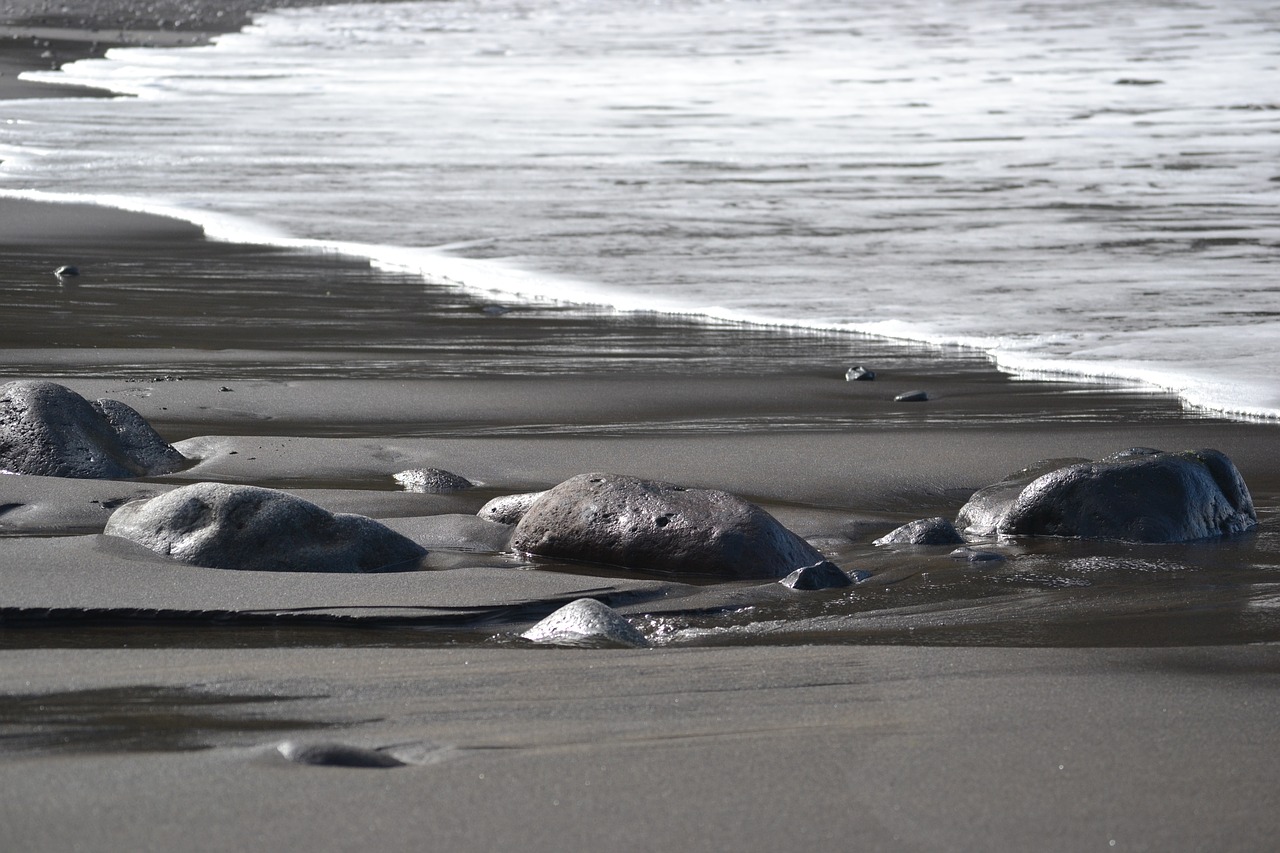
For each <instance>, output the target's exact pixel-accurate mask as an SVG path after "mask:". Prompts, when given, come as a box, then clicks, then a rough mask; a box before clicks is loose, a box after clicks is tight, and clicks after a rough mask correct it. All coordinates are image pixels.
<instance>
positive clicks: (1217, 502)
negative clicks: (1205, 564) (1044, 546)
mask: <svg viewBox="0 0 1280 853" xmlns="http://www.w3.org/2000/svg"><path fill="white" fill-rule="evenodd" d="M1064 463H1065V464H1064ZM1257 523H1258V515H1257V513H1256V512H1255V511H1254V508H1253V499H1252V497H1250V495H1249V489H1248V487H1246V486H1245V483H1244V478H1243V477H1241V476H1240V472H1239V471H1238V470H1236V466H1235V465H1234V464H1232V462H1231V460H1230V459H1228V458H1227V457H1226V456H1225V455H1224V454H1222V453H1220V452H1219V451H1217V450H1194V451H1185V452H1182V453H1164V452H1162V451H1159V450H1151V449H1150V448H1134V449H1132V450H1126V451H1122V452H1120V453H1116V454H1114V455H1112V456H1108V457H1107V458H1105V459H1102V460H1099V461H1097V462H1088V461H1077V460H1055V461H1053V462H1048V463H1039V464H1037V465H1035V466H1032V467H1031V468H1025V469H1023V470H1022V471H1019V472H1017V473H1015V474H1012V475H1010V476H1009V477H1006V478H1005V479H1004V480H1001V481H1000V482H999V483H995V484H993V485H991V486H988V487H986V488H985V489H981V490H979V491H978V492H976V493H975V494H974V496H973V497H972V498H971V499H970V500H969V502H968V503H967V504H965V505H964V507H962V508H961V510H960V514H959V516H958V518H957V519H956V526H957V527H959V528H960V529H961V530H964V531H965V532H966V533H968V534H970V535H974V536H991V535H998V536H1070V537H1078V538H1084V539H1119V540H1123V541H1128V542H1190V541H1193V540H1196V539H1209V538H1212V537H1218V536H1227V535H1230V534H1233V533H1241V532H1243V531H1246V530H1249V529H1251V528H1252V527H1254V526H1255V525H1256V524H1257Z"/></svg>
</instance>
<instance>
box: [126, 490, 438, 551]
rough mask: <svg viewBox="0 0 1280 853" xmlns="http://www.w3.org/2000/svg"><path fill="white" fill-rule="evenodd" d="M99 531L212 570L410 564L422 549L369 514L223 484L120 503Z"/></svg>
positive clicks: (275, 492)
mask: <svg viewBox="0 0 1280 853" xmlns="http://www.w3.org/2000/svg"><path fill="white" fill-rule="evenodd" d="M104 532H105V533H106V534H107V535H108V536H120V537H123V538H125V539H129V540H132V541H134V542H137V543H138V544H140V545H144V546H146V547H147V548H150V549H151V550H152V551H155V552H157V553H160V554H164V555H165V556H168V557H173V558H174V559H177V560H181V561H183V562H185V563H192V564H194V565H197V566H207V567H209V568H215V569H247V570H252V571H264V572H374V571H380V570H387V569H409V568H413V567H414V566H416V564H417V562H418V560H419V559H420V558H422V557H423V556H425V555H426V553H427V552H426V549H425V548H423V547H422V546H421V545H419V544H417V543H416V542H414V541H413V540H411V539H409V538H407V537H405V536H402V535H400V534H399V533H396V532H395V531H393V530H391V529H390V528H388V527H386V526H385V525H383V524H380V523H378V522H376V521H374V520H373V519H371V518H365V517H364V516H362V515H347V514H345V513H338V514H335V513H331V512H329V511H328V510H326V509H323V508H321V507H318V506H316V505H315V504H313V503H311V502H310V501H305V500H303V499H302V498H299V497H296V496H294V495H290V494H288V493H286V492H280V491H276V490H275V489H263V488H259V487H257V486H236V485H231V484H228V483H195V484H192V485H190V486H183V487H182V488H179V489H174V490H173V491H171V492H167V493H166V494H163V495H160V496H158V497H154V498H151V499H150V500H146V501H135V502H133V503H128V504H125V505H124V506H122V507H120V508H119V509H117V510H116V511H115V512H114V513H112V515H111V518H109V519H107V527H106V530H105V531H104Z"/></svg>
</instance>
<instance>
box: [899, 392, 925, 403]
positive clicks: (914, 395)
mask: <svg viewBox="0 0 1280 853" xmlns="http://www.w3.org/2000/svg"><path fill="white" fill-rule="evenodd" d="M928 399H929V394H928V392H927V391H905V392H903V393H901V394H899V395H898V396H896V397H894V398H893V402H895V403H923V402H925V401H926V400H928Z"/></svg>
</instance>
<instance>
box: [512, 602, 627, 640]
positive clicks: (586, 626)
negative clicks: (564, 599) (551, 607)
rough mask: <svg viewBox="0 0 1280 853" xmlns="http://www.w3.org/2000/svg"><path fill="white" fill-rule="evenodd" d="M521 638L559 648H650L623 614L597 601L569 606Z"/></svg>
mask: <svg viewBox="0 0 1280 853" xmlns="http://www.w3.org/2000/svg"><path fill="white" fill-rule="evenodd" d="M520 636H521V637H524V638H525V639H526V640H529V641H530V642H534V643H546V644H549V645H557V646H629V647H632V648H643V647H644V646H647V645H649V641H648V640H647V639H645V636H644V634H641V633H640V632H639V631H637V630H636V629H635V628H634V627H633V626H632V624H631V623H630V622H628V621H627V620H626V619H624V618H623V617H622V616H621V614H619V613H618V612H617V611H616V610H614V609H613V608H612V607H609V606H608V605H607V604H601V603H600V602H599V601H596V600H595V599H594V598H579V599H578V600H577V601H572V602H570V603H568V604H566V605H565V606H564V607H561V608H560V609H559V610H557V611H556V612H555V613H552V614H551V615H550V616H548V617H547V618H546V619H543V620H542V621H541V622H539V623H538V624H537V625H534V626H533V627H532V628H530V629H529V630H528V631H525V632H524V633H523V634H521V635H520Z"/></svg>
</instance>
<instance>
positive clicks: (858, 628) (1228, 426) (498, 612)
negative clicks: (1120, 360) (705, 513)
mask: <svg viewBox="0 0 1280 853" xmlns="http://www.w3.org/2000/svg"><path fill="white" fill-rule="evenodd" d="M213 5H214V6H216V7H217V8H216V9H215V8H212V7H211V6H210V5H209V4H199V5H198V6H197V5H194V4H193V5H192V6H191V7H190V8H185V7H180V6H176V5H175V6H174V7H173V8H172V9H171V8H169V7H168V6H165V5H164V4H146V6H144V5H143V4H138V5H136V6H134V5H131V4H129V3H121V2H114V0H113V1H112V2H105V3H99V4H93V5H85V6H84V7H83V8H82V7H81V6H79V5H77V4H75V3H71V4H59V7H60V8H59V11H57V12H54V11H49V10H46V9H44V8H42V7H39V6H38V5H37V4H25V5H24V4H18V5H17V6H14V5H13V4H10V7H9V8H10V9H11V11H9V12H6V13H5V14H4V16H3V20H0V35H5V34H8V35H9V36H10V38H9V39H7V40H6V41H5V42H4V44H5V45H6V46H5V48H4V50H3V51H0V54H2V59H0V63H2V64H0V70H2V71H3V76H0V98H4V97H35V96H40V95H41V94H42V93H46V94H47V93H49V92H50V91H51V87H41V86H38V85H36V84H27V83H22V82H20V81H16V80H15V79H14V73H15V71H16V70H17V69H18V68H20V67H34V66H36V65H38V64H40V63H45V62H51V61H58V60H65V59H69V58H73V57H74V56H77V55H91V54H93V53H94V52H95V51H98V50H101V49H102V48H103V46H104V45H105V44H106V43H108V42H111V43H124V42H126V41H127V42H130V43H133V42H134V41H136V42H138V43H142V42H146V41H148V40H157V39H165V40H168V41H165V42H164V43H185V42H182V41H180V40H181V39H197V40H199V39H203V38H207V37H208V34H209V33H214V32H218V31H226V30H229V29H232V28H234V27H238V26H240V25H241V24H242V23H243V22H244V21H245V20H246V15H247V13H248V12H249V11H251V10H252V9H253V8H254V7H255V4H237V3H221V2H220V3H218V4H213ZM272 5H276V6H279V5H287V4H281V3H273V4H272ZM62 9H65V10H67V11H65V12H63V11H61V10H62ZM218 12H222V13H223V14H221V15H219V14H217V13H218ZM179 19H181V20H182V21H183V23H182V24H181V25H177V24H175V23H174V22H175V21H177V20H179ZM161 21H164V22H166V23H164V24H162V23H161ZM36 30H39V31H38V32H36ZM108 30H109V31H110V32H111V35H110V36H109V37H105V36H102V33H105V32H107V31H108ZM100 37H101V39H102V40H101V41H99V38H100ZM42 41H49V42H50V45H44V44H40V42H42ZM95 42H97V43H96V45H95ZM156 43H160V42H156ZM10 45H12V47H13V49H12V50H10V47H9V46H10ZM51 46H56V47H57V48H58V50H57V51H56V53H57V55H56V56H43V54H44V53H46V52H49V48H50V47H51ZM36 48H40V50H39V51H37V50H36ZM56 94H66V93H65V92H63V91H62V90H61V89H58V90H56ZM64 264H74V265H76V266H77V267H78V268H79V270H80V275H79V276H76V277H74V278H65V279H61V280H60V279H58V278H57V277H55V276H54V275H53V272H52V271H53V270H54V269H55V268H57V267H59V266H61V265H64ZM0 292H2V293H3V295H4V304H5V310H4V312H3V316H2V318H0V383H3V382H8V381H10V380H15V379H51V380H54V381H57V382H60V383H62V384H64V385H67V386H68V387H70V388H72V389H74V390H76V391H78V392H80V393H81V394H83V395H85V396H86V397H87V398H89V399H97V398H102V397H106V398H112V399H118V400H121V401H124V402H127V403H128V404H129V405H130V406H133V407H134V408H136V409H137V410H138V411H139V412H140V413H142V414H143V415H144V416H145V417H146V418H147V419H148V420H149V421H150V422H151V423H152V424H153V425H154V426H155V427H156V428H157V430H159V432H160V433H161V434H162V435H163V436H164V438H165V439H166V440H168V441H171V442H174V443H176V445H177V446H178V448H179V449H180V450H182V451H183V452H184V453H185V454H186V455H187V456H189V457H191V458H194V459H197V460H198V461H197V462H196V464H195V465H194V466H192V467H190V468H188V469H186V470H183V471H180V472H178V473H176V474H170V475H166V476H163V477H155V478H147V479H145V480H137V481H98V480H67V479H60V478H51V477H16V476H6V477H3V478H2V479H3V482H0V580H2V582H3V585H4V589H5V595H4V598H3V601H0V662H2V663H0V672H3V674H4V679H3V682H2V683H0V755H2V756H3V761H0V774H3V779H4V788H5V791H6V793H7V796H6V798H5V803H4V805H3V806H0V829H2V830H3V834H4V837H5V839H6V847H7V848H8V849H13V850H65V849H84V850H115V849H124V848H128V849H139V850H148V849H153V850H172V849H225V848H227V847H231V846H233V845H234V846H238V847H247V846H254V847H257V846H268V845H270V846H274V847H279V848H283V849H300V848H304V847H309V848H318V849H355V848H357V847H358V848H361V849H366V848H379V849H406V850H408V849H421V848H422V847H423V846H431V847H435V848H440V849H451V850H452V849H475V850H489V849H496V848H508V847H512V846H515V845H519V846H520V847H522V848H523V849H528V850H561V849H564V848H566V847H568V846H570V845H573V846H585V845H597V846H599V845H607V846H608V847H610V848H612V849H623V850H631V849H635V850H640V849H652V848H654V847H657V846H659V845H663V846H676V845H679V846H680V847H682V848H685V849H691V850H723V849H741V850H764V849H786V848H792V849H828V848H835V847H848V846H854V845H857V846H859V847H865V848H867V849H874V850H902V849H920V850H934V849H947V850H952V849H964V850H969V849H973V850H977V849H984V850H985V849H1044V850H1079V849H1090V848H1095V847H1096V848H1099V849H1136V850H1201V849H1206V848H1215V849H1233V850H1264V849H1270V848H1271V846H1272V845H1273V841H1272V839H1273V838H1274V836H1275V834H1276V831H1277V829H1280V826H1278V824H1280V819H1278V818H1277V817H1276V814H1277V811H1276V808H1275V805H1276V795H1275V794H1274V793H1273V788H1274V783H1275V778H1276V772H1275V770H1274V767H1273V764H1274V762H1273V761H1272V759H1271V756H1272V752H1273V750H1272V749H1271V746H1272V744H1273V742H1274V740H1275V736H1274V735H1273V734H1272V733H1271V731H1270V723H1271V722H1272V720H1273V719H1274V718H1275V715H1276V711H1277V698H1276V697H1277V694H1276V688H1277V687H1278V686H1280V679H1278V677H1277V676H1280V658H1277V654H1276V646H1275V643H1276V642H1277V640H1280V618H1277V616H1276V613H1277V609H1276V603H1275V602H1276V591H1275V585H1274V581H1273V578H1274V577H1275V576H1276V575H1275V571H1276V568H1277V565H1278V564H1280V541H1278V540H1277V536H1276V534H1275V532H1274V523H1275V519H1276V510H1277V507H1278V506H1280V465H1277V462H1276V456H1275V454H1274V452H1273V448H1274V447H1275V442H1276V438H1275V436H1276V432H1275V430H1276V426H1275V425H1274V424H1270V423H1258V424H1252V423H1242V422H1233V421H1229V420H1226V419H1223V418H1219V417H1215V416H1211V415H1205V414H1202V413H1196V412H1188V411H1185V410H1184V409H1183V408H1182V406H1181V405H1180V404H1179V403H1178V402H1177V401H1176V400H1174V399H1172V398H1170V397H1168V396H1165V395H1161V394H1155V393H1151V392H1148V391H1145V390H1143V389H1137V388H1129V387H1118V386H1111V385H1102V384H1084V383H1065V382H1051V381H1047V380H1033V379H1016V378H1013V377H1010V376H1007V375H1004V374H1001V373H999V372H997V371H995V370H993V369H992V368H991V367H990V365H989V363H988V362H987V361H986V360H985V359H984V358H982V357H980V356H978V355H975V354H973V353H969V352H965V351H958V350H938V349H936V348H926V347H920V346H914V345H909V344H903V343H896V342H890V341H882V340H877V339H870V338H858V337H852V336H840V335H824V334H799V333H791V332H786V331H782V330H775V329H763V328H745V327H741V326H735V325H730V324H710V323H700V322H696V321H693V320H690V319H687V318H680V317H667V316H654V315H626V314H618V313H614V312H611V311H606V310H594V309H589V308H580V307H578V308H575V307H570V306H562V305H556V304H549V303H548V304H534V305H522V304H510V303H504V304H502V305H495V304H493V303H492V302H490V301H488V300H486V299H485V298H484V297H483V295H476V294H471V293H467V292H465V291H462V290H459V289H457V288H453V287H449V286H444V285H424V284H423V282H422V281H421V279H419V278H417V277H414V276H408V275H403V274H398V273H390V272H384V271H379V270H375V269H371V268H370V267H369V266H368V265H367V264H365V263H363V262H358V261H354V260H351V259H348V258H342V257H337V256H314V255H300V254H297V253H291V252H286V251H282V250H277V249H271V248H265V247H258V246H242V245H234V244H228V243H219V242H213V241H209V240H206V239H205V238H204V236H203V234H202V233H201V232H200V230H199V229H198V228H196V227H194V226H191V225H188V224H186V223H182V222H178V221H175V220H168V219H164V218H159V217H153V216H144V215H138V214H131V213H123V212H120V211H115V210H109V209H104V208H96V207H91V206H79V205H61V204H47V203H38V202H30V201H17V200H12V199H0ZM853 364H867V365H871V366H873V367H874V368H875V369H876V371H877V373H878V378H877V380H876V381H875V382H846V381H845V379H844V371H845V369H846V368H848V367H849V366H851V365H853ZM915 388H921V389H926V390H927V391H928V392H929V394H930V397H931V399H930V400H929V401H928V402H926V403H920V404H913V403H896V402H894V401H893V397H894V395H895V394H897V393H900V392H902V391H906V390H910V389H915ZM1134 446H1150V447H1159V448H1165V449H1170V450H1177V449H1184V448H1200V447H1213V448H1217V449H1219V450H1222V451H1224V452H1225V453H1227V454H1229V455H1230V456H1231V458H1232V459H1233V460H1234V461H1235V463H1236V465H1237V466H1238V467H1239V469H1240V471H1241V472H1242V473H1243V475H1244V477H1245V480H1246V481H1247V483H1248V485H1249V487H1250V490H1251V491H1252V494H1253V498H1254V501H1255V503H1256V505H1257V507H1258V511H1259V517H1260V521H1261V524H1260V526H1259V528H1258V531H1257V532H1255V533H1252V534H1248V535H1245V536H1241V537H1235V538H1232V539H1229V540H1224V541H1221V542H1212V543H1192V544H1189V545H1176V546H1175V545H1168V546H1165V545H1160V546H1145V545H1130V544H1118V543H1083V542H1063V541H1056V542H1031V541H1020V542H1017V543H1014V544H1009V545H1001V546H996V547H999V548H1002V549H1003V553H1004V554H1005V555H1006V556H1007V558H1008V559H1007V560H1006V561H1004V562H1003V563H1002V564H1001V566H1000V567H999V568H995V569H975V568H971V567H969V566H965V565H960V564H957V563H956V561H954V560H951V559H950V558H949V557H948V555H947V551H946V550H943V551H941V552H938V551H932V552H929V553H921V552H903V551H892V550H888V551H886V549H882V548H880V549H878V548H876V547H874V546H872V545H871V544H870V543H871V541H872V540H873V539H874V538H876V537H877V536H879V535H881V534H883V533H885V532H887V531H888V530H890V529H892V528H893V527H895V526H896V525H898V524H900V523H903V522H905V521H909V520H911V519H914V518H920V517H926V516H933V515H943V516H948V517H952V516H954V514H955V512H956V510H957V509H958V508H959V506H960V505H961V504H963V503H964V501H965V499H966V498H967V497H968V496H969V495H970V494H971V493H972V492H973V491H974V490H975V489H977V488H980V487H982V486H984V485H986V484H988V483H991V482H993V481H995V480H998V479H999V478H1001V477H1002V476H1004V475H1006V474H1008V473H1009V472H1011V471H1013V470H1016V469H1018V468H1020V467H1022V466H1024V465H1026V464H1029V463H1031V462H1034V461H1036V460H1038V459H1043V458H1054V457H1073V456H1081V457H1087V458H1100V457H1103V456H1106V455H1107V454H1110V453H1112V452H1115V451H1117V450H1120V449H1123V448H1128V447H1134ZM423 466H435V467H440V468H446V469H448V470H450V471H454V472H456V473H458V474H461V475H463V476H465V477H467V478H468V479H470V480H472V481H474V482H476V483H477V484H478V486H477V487H476V488H474V489H471V490H467V491H463V492H457V493H451V494H447V495H433V494H413V493H407V492H405V491H403V490H401V489H400V487H399V486H398V484H397V483H396V482H395V481H394V480H393V479H392V475H393V474H395V473H396V472H399V471H402V470H404V469H407V468H413V467H423ZM596 470H603V471H611V472H617V473H623V474H632V475H636V476H641V477H647V478H655V479H660V480H666V481H670V482H676V483H681V484H684V485H689V486H701V487H712V488H719V489H725V490H727V491H730V492H733V493H735V494H737V495H740V496H742V497H744V498H746V499H748V500H751V501H754V502H757V503H759V504H760V505H762V506H764V507H765V508H766V509H768V510H769V511H770V512H771V513H772V514H774V515H775V516H776V517H777V518H778V519H779V520H781V521H782V522H783V523H784V524H786V525H787V526H788V527H789V528H791V529H792V530H794V531H795V532H796V533H798V534H800V535H801V536H803V537H805V538H806V539H808V540H809V541H810V542H811V543H813V544H814V545H816V546H817V547H818V548H819V549H820V550H821V551H822V553H823V555H824V556H826V557H828V558H829V559H831V560H832V561H834V562H836V563H837V564H839V565H840V566H841V567H843V568H845V569H846V570H849V571H853V570H859V571H865V572H869V573H871V578H870V579H869V580H868V581H866V582H864V583H862V584H859V585H858V586H856V587H854V588H853V591H839V590H837V591H828V592H820V593H807V594H806V593H797V592H794V591H791V590H785V589H783V588H781V587H779V586H778V585H777V584H753V583H736V584H726V583H713V582H710V581H709V579H706V578H698V577H671V576H662V575H659V574H652V573H649V574H646V573H643V572H635V571H625V570H621V569H609V568H606V567H600V566H591V565H584V564H574V563H566V562H557V561H552V560H544V561H538V562H536V563H531V562H530V561H528V560H526V559H523V558H518V557H516V556H515V555H513V554H510V553H506V552H502V551H493V550H488V549H486V548H485V547H484V543H483V542H481V541H479V540H477V541H475V542H474V543H473V544H472V546H471V547H469V548H468V547H458V545H459V543H460V542H461V541H462V538H460V537H461V534H460V533H459V530H461V529H463V527H462V525H464V522H462V521H460V520H459V519H464V518H466V517H467V516H473V515H474V513H475V512H476V511H477V510H478V509H479V508H480V506H481V505H483V504H484V503H485V502H486V501H487V500H489V499H490V498H493V497H496V496H500V495H505V494H511V493H516V492H526V491H534V490H541V489H545V488H548V487H550V486H552V485H554V484H556V483H558V482H560V481H562V480H564V479H567V478H568V477H570V476H573V475H575V474H578V473H582V472H586V471H596ZM198 481H220V482H230V483H243V484H249V485H260V486H268V487H273V488H282V489H286V490H289V491H291V492H294V493H297V494H300V495H302V496H304V497H306V498H308V499H309V500H312V501H314V502H316V503H318V504H320V505H322V506H324V507H326V508H329V509H332V510H335V511H344V512H356V513H360V514H363V515H368V516H371V517H374V518H378V519H380V520H383V521H385V522H386V523H387V524H388V525H389V526H391V527H392V528H393V529H395V530H398V531H400V532H402V533H405V534H406V535H408V536H410V537H411V538H413V539H415V540H416V541H419V542H421V543H423V544H425V545H426V546H427V547H428V548H429V549H430V550H431V553H430V555H429V557H428V558H427V560H426V562H425V563H424V566H423V568H424V569H425V570H424V571H416V572H393V573H384V574H377V575H324V574H312V573H278V572H241V571H226V570H220V569H205V568H198V567H193V566H186V565H182V564H178V563H175V562H173V561H169V560H166V559H164V558H162V557H158V556H156V555H154V554H151V553H150V552H147V551H145V550H143V549H141V548H138V547H136V546H133V545H131V543H127V542H124V541H122V540H119V539H115V538H113V537H106V536H103V535H101V533H102V529H103V526H104V525H105V524H106V519H107V517H108V516H109V515H110V513H111V511H112V510H113V509H114V508H115V507H117V506H119V505H120V503H122V502H123V501H125V500H130V499H134V498H137V497H143V496H149V495H152V494H158V493H160V492H163V491H166V490H169V489H172V488H175V487H177V486H180V485H183V484H186V483H191V482H198ZM468 523H469V522H468ZM471 529H472V528H470V527H467V528H466V530H471ZM475 535H476V536H480V535H481V534H480V533H476V534H475ZM581 596H590V597H593V598H597V599H599V600H601V601H604V602H606V603H608V604H610V605H611V606H613V607H615V608H617V609H618V610H619V611H620V612H622V613H623V614H625V615H627V616H628V617H630V618H631V619H632V620H633V623H634V624H637V625H640V626H643V628H644V630H645V632H646V633H647V634H648V635H649V636H650V638H651V640H652V641H653V642H654V645H655V648H651V649H643V650H624V649H572V648H540V647H535V646H533V645H532V644H530V643H527V642H525V641H522V640H520V639H518V637H517V636H516V635H517V634H518V633H519V632H520V631H521V630H523V629H524V628H527V627H528V626H529V625H530V624H532V623H533V622H535V621H537V620H538V619H540V618H542V617H543V616H545V615H547V614H548V613H550V612H552V611H553V610H554V609H556V608H557V607H558V606H560V605H562V604H564V603H566V602H568V601H570V600H572V599H574V598H578V597H581ZM286 742H293V743H301V744H316V743H340V744H345V745H348V746H351V747H357V748H362V749H369V750H376V751H378V752H379V754H381V755H387V756H392V757H394V758H396V759H397V762H398V764H399V766H394V767H383V768H369V767H343V766H310V765H307V764H300V763H297V762H291V761H289V760H286V758H285V757H284V756H283V755H282V754H281V751H280V749H279V746H280V745H281V744H284V743H286ZM286 751H288V750H287V749H286Z"/></svg>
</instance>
